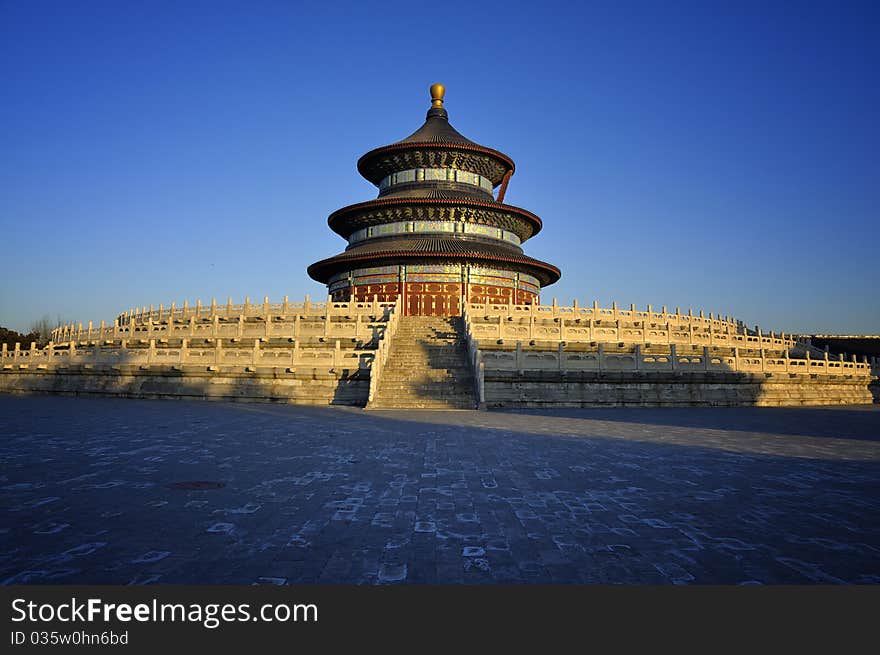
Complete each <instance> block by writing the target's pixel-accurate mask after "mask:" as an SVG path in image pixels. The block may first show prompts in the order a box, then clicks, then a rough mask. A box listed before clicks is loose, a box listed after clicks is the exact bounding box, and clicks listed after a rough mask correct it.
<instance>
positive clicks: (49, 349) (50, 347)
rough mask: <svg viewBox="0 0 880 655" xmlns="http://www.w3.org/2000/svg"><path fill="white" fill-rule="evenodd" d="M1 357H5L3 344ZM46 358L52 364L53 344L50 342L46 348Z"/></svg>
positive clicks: (53, 355)
mask: <svg viewBox="0 0 880 655" xmlns="http://www.w3.org/2000/svg"><path fill="white" fill-rule="evenodd" d="M3 355H4V356H5V355H6V344H5V343H4V344H3ZM46 356H47V357H48V358H49V364H51V363H52V361H53V358H54V357H55V343H54V342H52V341H50V342H49V343H48V345H47V346H46Z"/></svg>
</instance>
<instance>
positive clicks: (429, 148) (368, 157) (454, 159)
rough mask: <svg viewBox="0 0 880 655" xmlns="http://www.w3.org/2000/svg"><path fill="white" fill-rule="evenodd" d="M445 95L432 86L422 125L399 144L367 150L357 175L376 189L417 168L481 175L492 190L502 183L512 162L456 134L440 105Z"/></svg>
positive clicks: (505, 156)
mask: <svg viewBox="0 0 880 655" xmlns="http://www.w3.org/2000/svg"><path fill="white" fill-rule="evenodd" d="M445 93H446V89H445V88H444V87H443V85H442V84H434V85H433V86H431V99H432V101H431V108H430V109H429V110H428V115H427V117H426V118H425V124H424V125H422V126H421V127H420V128H419V129H417V130H416V131H415V132H413V133H412V134H410V135H409V136H408V137H406V138H405V139H403V140H401V141H397V142H396V143H392V144H390V145H387V146H382V147H381V148H376V149H374V150H370V152H368V153H367V154H365V155H364V156H363V157H361V158H360V159H359V160H358V172H359V173H360V174H361V175H363V176H364V177H365V178H366V179H368V180H369V181H370V182H372V183H373V184H375V185H376V186H379V183H380V182H381V181H382V180H383V179H384V178H385V177H387V176H388V175H391V174H392V173H398V172H400V171H405V170H412V169H417V168H455V169H459V170H464V171H470V172H472V173H476V174H478V175H481V176H483V177H485V178H487V179H488V180H490V181H491V183H492V186H493V187H494V186H498V185H499V184H501V181H502V180H503V179H504V176H505V175H506V174H507V173H508V172H511V173H512V172H513V170H514V168H515V166H514V163H513V160H512V159H511V158H510V157H508V156H507V155H505V154H504V153H502V152H498V151H497V150H493V149H492V148H487V147H485V146H481V145H480V144H478V143H474V142H473V141H471V140H470V139H468V138H466V137H464V136H462V135H461V134H459V133H458V131H457V130H456V129H455V128H454V127H452V125H450V124H449V114H448V113H447V111H446V108H445V107H444V106H443V96H444V95H445Z"/></svg>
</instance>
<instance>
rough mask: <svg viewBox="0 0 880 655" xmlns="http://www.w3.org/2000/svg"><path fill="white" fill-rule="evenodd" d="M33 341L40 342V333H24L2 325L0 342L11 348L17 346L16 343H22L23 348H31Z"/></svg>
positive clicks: (0, 327)
mask: <svg viewBox="0 0 880 655" xmlns="http://www.w3.org/2000/svg"><path fill="white" fill-rule="evenodd" d="M32 341H36V342H37V343H38V344H39V342H40V335H38V334H37V333H35V332H29V333H28V334H22V333H21V332H16V331H15V330H10V329H9V328H5V327H2V326H0V344H3V343H5V344H6V347H7V348H8V349H9V350H12V349H13V348H15V344H16V343H20V344H21V347H22V348H30V347H31V342H32Z"/></svg>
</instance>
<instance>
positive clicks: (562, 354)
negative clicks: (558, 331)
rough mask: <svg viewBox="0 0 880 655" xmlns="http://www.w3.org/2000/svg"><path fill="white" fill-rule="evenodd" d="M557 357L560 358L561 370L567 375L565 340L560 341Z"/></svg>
mask: <svg viewBox="0 0 880 655" xmlns="http://www.w3.org/2000/svg"><path fill="white" fill-rule="evenodd" d="M556 358H557V359H558V360H559V372H560V373H561V374H562V375H565V342H564V341H560V342H559V346H558V349H557V354H556Z"/></svg>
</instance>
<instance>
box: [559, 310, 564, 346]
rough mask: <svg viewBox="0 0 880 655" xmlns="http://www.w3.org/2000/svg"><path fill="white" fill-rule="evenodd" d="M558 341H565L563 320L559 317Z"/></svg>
mask: <svg viewBox="0 0 880 655" xmlns="http://www.w3.org/2000/svg"><path fill="white" fill-rule="evenodd" d="M559 340H560V341H565V318H563V317H561V316H560V317H559Z"/></svg>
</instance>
